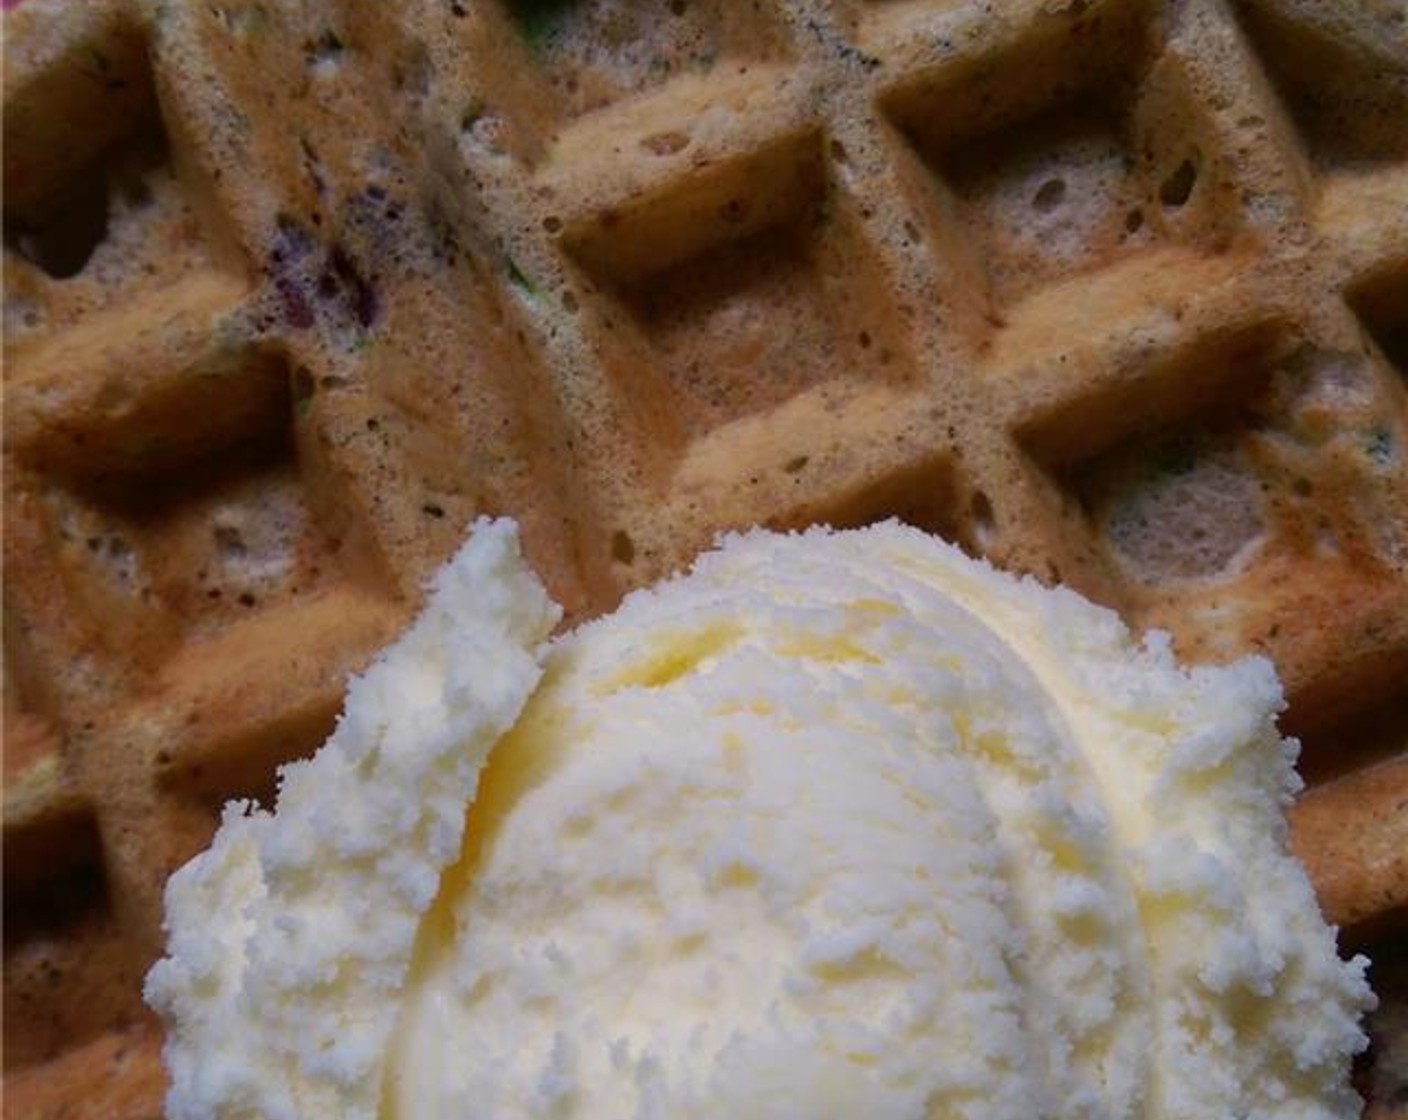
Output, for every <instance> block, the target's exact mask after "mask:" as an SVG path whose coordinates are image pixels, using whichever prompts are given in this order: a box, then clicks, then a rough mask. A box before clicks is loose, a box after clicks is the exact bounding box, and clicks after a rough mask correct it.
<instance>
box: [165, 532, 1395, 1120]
mask: <svg viewBox="0 0 1408 1120" xmlns="http://www.w3.org/2000/svg"><path fill="white" fill-rule="evenodd" d="M555 617H556V616H555V613H554V612H553V610H552V608H551V605H550V604H549V603H548V601H547V599H546V597H545V596H544V594H543V593H542V591H541V589H540V588H539V587H538V585H537V584H536V582H535V581H534V580H533V579H532V577H531V576H530V575H529V574H528V573H527V571H526V569H525V568H524V567H523V565H522V562H521V561H520V560H519V559H518V558H517V552H516V547H515V543H514V540H513V536H512V530H511V528H509V527H506V526H505V525H504V524H502V523H484V524H481V525H480V526H478V527H477V530H476V532H475V533H474V534H473V536H472V537H471V540H470V542H469V544H468V545H467V546H466V547H465V549H464V550H463V551H462V552H461V554H460V555H459V556H458V557H457V558H456V559H455V560H454V561H452V563H451V564H450V565H449V566H447V568H446V570H445V571H444V572H443V573H442V574H441V576H440V577H439V578H438V581H437V583H436V585H435V586H434V587H433V588H432V590H431V594H430V597H429V602H428V605H427V607H426V611H425V613H424V615H423V616H422V618H421V619H420V620H419V621H418V622H417V623H416V625H415V627H414V628H413V629H412V630H411V631H410V632H409V633H408V634H407V636H406V637H405V638H403V639H402V640H401V641H400V642H399V643H398V644H397V645H396V646H393V647H392V648H391V649H390V650H388V651H387V653H386V654H384V655H383V656H382V658H381V659H380V660H379V661H378V662H377V663H376V664H375V665H374V666H373V667H372V668H371V669H370V670H369V671H368V672H367V674H366V675H365V676H364V677H363V678H362V679H361V680H359V681H356V682H354V683H353V685H352V687H351V689H350V690H349V695H348V703H347V711H346V715H345V716H344V718H343V720H342V721H341V723H340V724H339V727H338V729H337V731H336V732H335V733H334V735H333V737H332V739H331V740H330V741H329V743H328V745H327V746H326V747H324V748H323V750H322V751H321V752H319V754H318V755H317V756H316V757H315V758H314V759H313V760H312V761H310V762H307V763H300V764H297V765H295V766H293V767H289V768H287V769H286V771H285V774H284V780H283V785H282V788H281V792H280V801H279V807H278V812H277V813H276V814H274V815H269V814H267V813H263V812H260V811H251V810H250V807H248V806H244V805H239V806H235V807H232V808H231V809H230V810H228V811H227V813H226V816H225V820H224V823H223V825H222V827H221V830H220V832H219V834H218V835H217V837H216V840H215V842H214V845H213V846H212V848H211V849H210V851H209V852H207V853H205V854H204V855H202V856H200V857H198V858H197V859H196V860H194V861H193V862H192V863H191V864H190V865H188V866H187V867H186V868H184V869H183V870H182V871H181V872H179V873H178V874H177V875H176V876H174V877H173V879H172V881H171V885H170V887H169V889H168V922H169V926H170V955H169V956H168V958H167V959H166V960H164V961H162V962H160V963H159V964H158V965H157V966H156V967H155V968H154V969H153V971H152V974H151V977H150V979H149V981H148V997H149V999H150V1000H151V1002H152V1003H153V1005H154V1006H156V1007H157V1008H158V1009H159V1010H160V1011H161V1012H162V1013H163V1015H165V1017H166V1018H167V1021H168V1024H169V1026H170V1032H169V1042H168V1047H167V1060H168V1065H169V1068H170V1070H171V1074H172V1081H173V1087H172V1091H171V1096H170V1100H169V1110H170V1113H171V1115H172V1116H174V1117H196V1116H200V1117H207V1116H228V1117H245V1116H269V1117H289V1118H293V1117H304V1118H319V1117H354V1118H356V1117H366V1118H371V1117H379V1118H380V1120H421V1118H442V1117H452V1116H453V1117H495V1118H500V1117H502V1118H516V1117H583V1118H586V1117H635V1118H641V1120H646V1118H662V1120H663V1118H669V1117H705V1116H728V1117H757V1118H774V1117H775V1118H783V1117H788V1118H791V1117H796V1118H803V1117H837V1118H842V1117H846V1118H867V1120H869V1118H882V1117H906V1118H908V1117H913V1118H926V1117H945V1118H948V1117H963V1118H974V1120H976V1118H983V1120H989V1118H1004V1117H1013V1118H1018V1117H1020V1118H1023V1120H1026V1118H1030V1117H1060V1118H1072V1120H1074V1118H1086V1117H1095V1118H1098V1117H1110V1118H1113V1117H1131V1118H1132V1117H1150V1118H1153V1117H1181V1118H1190V1120H1192V1118H1198V1120H1210V1118H1216V1120H1223V1118H1231V1117H1268V1118H1269V1117H1276V1118H1278V1120H1280V1118H1284V1120H1296V1118H1307V1120H1308V1118H1311V1117H1350V1116H1354V1115H1357V1108H1358V1102H1357V1099H1356V1097H1355V1096H1354V1094H1353V1092H1352V1091H1351V1089H1350V1087H1349V1082H1348V1064H1349V1058H1350V1056H1351V1055H1352V1054H1353V1053H1354V1052H1355V1051H1357V1050H1358V1049H1360V1048H1361V1047H1362V1045H1363V1036H1362V1034H1361V1032H1360V1030H1359V1027H1358V1016H1359V1014H1360V1012H1361V1011H1363V1010H1364V1009H1365V1008H1366V1007H1367V1006H1368V1005H1369V1004H1370V1003H1371V1001H1372V997H1371V996H1370V994H1369V991H1368V988H1367V986H1366V984H1365V982H1364V978H1363V968H1364V962H1363V961H1362V960H1356V961H1354V962H1350V963H1344V962H1341V961H1340V960H1339V959H1338V957H1337V955H1336V953H1335V946H1334V938H1333V933H1332V931H1331V930H1330V929H1329V928H1328V927H1327V926H1326V925H1325V924H1324V923H1323V921H1322V920H1321V918H1320V916H1319V913H1318V911H1317V909H1316V906H1315V901H1314V898H1313V896H1312V894H1311V890H1310V886H1309V883H1308V882H1307V880H1306V878H1305V875H1304V873H1303V872H1302V870H1301V869H1300V867H1299V866H1298V865H1297V864H1296V863H1294V862H1293V861H1292V860H1291V859H1290V858H1289V857H1288V856H1287V855H1286V854H1285V823H1284V817H1283V810H1284V808H1285V806H1286V804H1287V803H1288V801H1289V799H1290V798H1291V796H1292V795H1293V793H1294V791H1295V790H1296V788H1297V785H1298V782H1297V779H1296V776H1295V773H1294V770H1293V768H1292V764H1293V759H1294V751H1295V746H1294V743H1292V742H1290V741H1286V740H1282V739H1281V738H1280V737H1279V736H1278V734H1277V733H1276V730H1275V726H1274V722H1273V717H1274V714H1275V712H1276V711H1277V710H1278V708H1279V706H1280V704H1281V696H1280V689H1279V686H1278V684H1277V681H1276V678H1275V675H1274V673H1273V671H1272V669H1271V667H1270V665H1269V664H1268V663H1266V662H1265V661H1261V660H1249V661H1245V662H1242V663H1240V664H1237V665H1234V666H1231V667H1227V668H1197V669H1192V670H1188V669H1183V668H1180V667H1179V666H1178V665H1177V664H1176V663H1175V661H1174V659H1173V657H1172V655H1171V653H1170V651H1169V646H1168V642H1167V639H1166V638H1164V637H1163V636H1161V635H1151V636H1150V637H1148V638H1147V639H1145V641H1144V642H1143V644H1138V643H1136V642H1135V640H1134V639H1133V638H1132V637H1131V636H1130V634H1129V633H1128V631H1127V630H1126V628H1125V627H1124V626H1123V624H1122V623H1121V622H1120V621H1119V619H1118V618H1117V617H1116V616H1115V615H1113V614H1112V613H1110V612H1108V611H1105V610H1102V609H1100V608H1097V607H1095V606H1093V605H1091V604H1090V603H1088V602H1086V601H1085V600H1083V599H1081V598H1079V597H1078V596H1076V595H1074V594H1073V593H1070V592H1065V591H1050V590H1046V589H1044V588H1042V587H1040V586H1038V585H1037V584H1035V583H1033V582H1030V581H1025V582H1023V581H1018V580H1016V579H1014V578H1012V577H1009V576H1006V575H1004V574H1002V573H1000V572H997V571H995V570H993V569H991V568H990V567H988V566H986V565H984V564H981V563H978V562H975V561H972V560H970V559H968V558H966V557H964V556H963V555H962V554H961V553H959V552H958V551H957V550H955V549H953V548H950V547H949V546H947V545H944V544H943V543H941V542H939V541H936V540H935V539H933V538H931V537H928V536H925V535H924V534H921V533H919V532H917V531H915V530H911V529H907V528H904V527H902V526H899V525H897V524H888V525H883V526H878V527H875V528H872V529H868V530H864V531H859V532H848V533H831V532H828V531H823V530H815V531H812V532H809V533H806V534H803V535H800V536H790V537H784V536H778V535H773V534H767V533H761V532H758V533H752V534H749V535H746V536H741V537H733V538H730V539H729V540H727V541H725V542H724V544H723V546H722V547H721V548H720V549H719V550H718V551H717V552H714V553H711V554H709V555H707V556H705V557H704V558H702V559H701V560H700V562H699V563H698V564H697V565H696V567H695V569H694V571H693V572H692V573H691V574H690V575H688V576H686V577H683V578H680V579H677V580H675V581H673V582H670V583H667V584H665V585H663V586H662V587H660V588H657V589H655V590H653V591H649V592H643V593H639V594H636V595H634V596H632V597H630V598H629V599H627V601H626V602H625V603H624V604H623V605H622V606H621V608H620V609H619V610H618V611H617V612H616V613H614V614H613V615H611V616H610V617H608V618H604V619H601V620H599V621H597V622H594V623H591V624H589V625H587V626H584V627H582V628H580V629H578V630H576V631H575V632H573V633H570V634H568V635H566V636H564V637H561V638H559V639H557V640H555V641H553V642H552V643H550V644H544V640H545V638H546V635H547V632H548V630H549V629H550V628H551V626H552V625H553V622H554V619H555ZM540 675H541V679H540Z"/></svg>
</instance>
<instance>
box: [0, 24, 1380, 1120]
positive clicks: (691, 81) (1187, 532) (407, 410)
mask: <svg viewBox="0 0 1408 1120" xmlns="http://www.w3.org/2000/svg"><path fill="white" fill-rule="evenodd" d="M5 38H6V43H5V51H6V58H5V62H6V67H5V76H4V191H5V199H4V205H5V226H6V228H5V266H6V274H5V358H6V362H5V366H6V369H5V377H6V385H5V421H4V425H5V426H4V432H5V447H4V457H5V458H4V468H5V500H6V504H5V513H4V517H5V521H4V530H5V531H4V546H5V564H6V573H5V574H6V585H5V623H6V628H5V646H6V653H7V655H8V656H7V657H6V662H5V667H6V677H5V683H6V690H5V703H6V721H5V722H6V727H5V730H6V752H5V792H4V843H5V850H4V851H5V855H4V859H5V887H4V890H5V905H6V917H5V923H6V925H5V938H6V944H5V974H4V980H5V997H4V999H5V1013H6V1015H5V1028H4V1030H5V1034H4V1042H5V1091H6V1095H7V1097H8V1103H9V1105H10V1107H11V1108H12V1109H13V1110H14V1112H13V1114H14V1115H16V1116H24V1117H37V1116H54V1117H57V1116H64V1117H80V1116H83V1117H88V1116H92V1117H138V1116H147V1115H150V1114H152V1113H154V1112H155V1111H156V1110H157V1109H158V1108H159V1100H160V1094H161V1092H162V1088H163V1081H162V1075H161V1072H160V1064H159V1058H158V1055H157V1045H158V1035H157V1032H156V1031H155V1029H154V1028H153V1027H152V1025H151V1023H150V1021H149V1020H147V1019H146V1018H145V1017H144V1015H143V1012H142V1010H141V1007H140V1002H139V981H140V977H141V975H142V973H143V970H144V969H145V967H146V966H147V965H148V964H149V962H150V961H151V960H152V959H153V958H154V956H155V955H156V953H157V950H158V947H159V944H160V939H161V932H160V920H161V891H162V886H163V883H164V881H165V879H166V877H167V875H168V874H169V873H170V872H171V871H172V870H173V869H174V868H175V867H177V866H178V865H179V864H180V863H181V862H182V861H184V860H185V859H186V858H188V857H189V856H190V855H192V854H193V853H194V852H195V851H197V850H198V849H199V848H200V847H202V846H203V845H204V844H205V843H206V842H207V841H208V839H209V837H210V835H211V833H212V830H213V828H214V824H215V820H216V812H217V809H218V806H219V805H220V803H221V802H223V801H224V800H225V799H227V798H230V797H234V796H248V795H256V796H263V797H266V798H267V797H268V796H269V794H270V793H271V784H272V774H273V770H274V767H275V766H276V765H277V764H278V763H279V762H281V761H284V760H286V759H289V758H292V757H295V756H297V755H300V754H304V753H306V752H308V751H309V750H311V749H312V748H313V747H314V746H315V745H316V744H317V743H318V742H319V741H320V739H321V738H322V737H323V736H324V735H325V734H326V732H327V731H328V729H329V727H330V724H331V721H332V718H333V716H334V713H335V711H336V709H337V706H338V703H339V697H340V690H341V683H342V681H343V679H344V677H345V675H346V674H347V673H348V672H349V671H352V670H354V669H355V668H357V667H358V666H359V665H361V664H362V663H363V662H364V661H365V659H366V658H367V657H368V655H369V654H370V652H371V651H372V650H373V649H375V648H376V647H377V646H378V645H380V644H382V643H383V642H385V641H386V640H387V639H388V638H389V637H390V636H391V635H392V634H393V633H394V632H395V630H396V628H397V627H398V626H399V625H400V624H401V623H402V622H404V621H405V620H406V619H407V617H408V615H409V612H411V611H412V610H413V609H414V606H415V603H416V601H417V598H418V595H419V588H420V586H421V584H422V581H423V580H424V579H425V577H426V576H427V574H428V573H429V572H430V571H431V570H433V568H434V567H435V566H436V565H437V564H438V563H439V562H441V561H442V560H443V559H444V558H445V557H446V556H447V555H448V554H449V552H450V550H451V549H452V547H453V546H454V544H455V543H456V542H457V540H458V539H459V537H460V536H461V534H462V533H463V531H464V528H465V526H466V524H467V523H468V522H469V520H470V518H471V517H472V516H473V515H475V514H476V513H479V512H491V513H506V514H512V515H514V516H516V517H517V518H519V519H520V521H521V522H522V524H523V527H524V536H525V542H526V546H527V549H528V552H529V554H530V557H531V559H532V560H533V561H534V563H535V565H536V566H537V567H538V569H539V570H540V571H541V573H542V574H543V575H544V577H545V578H546V579H547V581H548V583H549V585H550V587H551V590H552V591H553V593H554V595H555V596H556V597H557V598H558V599H559V600H561V601H562V602H563V603H564V604H565V605H566V606H567V608H568V610H569V614H570V616H571V618H572V619H580V618H583V617H586V616H589V615H590V614H593V613H596V612H598V611H601V610H603V609H607V608H609V607H610V606H612V605H613V604H614V603H615V601H616V600H617V599H618V598H619V597H620V595H621V594H622V593H623V592H624V591H625V590H626V589H628V588H630V587H633V586H637V585H640V584H642V583H646V582H648V581H651V580H653V579H655V578H657V577H659V576H661V575H663V574H665V573H667V572H669V571H671V570H672V569H675V568H677V567H679V566H680V565H682V564H684V563H686V562H687V561H688V560H689V559H690V557H691V556H692V555H693V554H694V553H695V552H696V551H697V550H698V549H699V548H700V547H702V546H704V545H705V544H707V543H708V541H709V540H710V538H711V537H712V536H713V535H714V534H715V533H716V532H717V531H718V530H720V529H723V528H726V527H734V526H742V525H747V524H751V523H754V522H760V523H766V524H770V525H774V526H783V527H791V526H800V525H803V524H806V523H809V522H814V521H826V522H831V523H833V524H838V525H860V524H865V523H868V522H871V521H875V520H878V519H881V518H885V517H890V516H898V517H901V518H903V519H905V520H907V521H910V522H911V523H913V524H916V525H918V526H920V527H922V528H925V529H928V530H931V531H934V532H936V533H939V534H942V535H943V536H945V537H948V538H950V539H954V540H956V541H958V542H959V543H961V544H962V545H964V547H966V548H968V549H970V550H971V551H974V552H977V553H981V554H983V555H986V556H989V557H991V558H992V559H993V560H994V561H996V562H998V563H1000V564H1003V565H1006V566H1009V567H1013V568H1016V569H1020V570H1025V571H1029V572H1032V573H1034V574H1035V575H1036V576H1037V577H1038V578H1041V579H1043V580H1046V581H1056V580H1061V581H1064V582H1067V583H1069V584H1071V585H1073V586H1074V587H1076V588H1078V589H1079V590H1081V591H1083V592H1085V593H1086V594H1088V595H1090V596H1091V597H1093V598H1095V599H1097V600H1099V601H1102V602H1105V603H1107V604H1110V605H1111V606H1113V607H1115V608H1117V609H1118V610H1120V611H1121V612H1122V613H1123V614H1124V615H1125V617H1126V618H1127V619H1129V621H1130V622H1131V623H1132V624H1134V625H1135V626H1138V627H1146V626H1160V627H1165V628H1167V629H1170V630H1171V631H1172V632H1173V633H1174V635H1175V637H1176V641H1177V645H1178V647H1179V649H1180V651H1181V652H1182V653H1183V654H1184V655H1186V656H1189V657H1194V658H1204V659H1212V660H1222V659H1228V658H1232V657H1235V656H1239V655H1242V654H1245V653H1248V652H1260V653H1265V654H1267V655H1269V656H1271V657H1272V658H1273V659H1274V660H1275V661H1276V663H1277V665H1278V667H1279V669H1280V672H1281V674H1282V677H1283V680H1284V681H1285V683H1286V686H1287V690H1288V694H1289V698H1290V709H1289V712H1288V714H1287V716H1286V727H1287V729H1288V730H1289V731H1291V732H1293V733H1297V734H1300V735H1302V736H1303V738H1304V741H1305V755H1304V758H1303V769H1304V772H1305V774H1306V776H1307V779H1308V781H1309V782H1310V784H1311V789H1310V790H1309V792H1308V793H1307V794H1306V796H1305V797H1304V798H1303V800H1302V802H1301V803H1300V805H1299V806H1298V807H1297V809H1296V811H1295V814H1294V818H1293V839H1294V843H1295V846H1296V848H1297V850H1298V852H1299V854H1300V855H1301V856H1302V857H1303V858H1304V859H1305V860H1306V862H1307V864H1308V866H1309V868H1310V871H1311V874H1312V877H1313V879H1314V881H1315V883H1316V886H1317V890H1318V892H1319V895H1320V898H1321V900H1322V903H1323V905H1324V907H1325V909H1326V911H1327V914H1328V916H1329V917H1330V918H1331V920H1333V921H1336V922H1340V923H1342V924H1345V925H1346V926H1347V927H1348V929H1347V934H1348V937H1349V938H1350V939H1352V940H1355V941H1357V942H1359V943H1366V944H1371V945H1372V943H1373V938H1374V937H1375V936H1381V935H1382V934H1383V933H1384V931H1385V930H1389V929H1392V928H1393V922H1394V920H1395V918H1398V917H1401V915H1402V912H1403V909H1404V906H1405V902H1408V749H1406V745H1408V725H1406V724H1405V722H1404V717H1403V716H1402V709H1403V708H1404V707H1405V706H1408V705H1405V703H1404V696H1403V692H1404V687H1403V681H1404V680H1405V679H1408V405H1405V398H1406V397H1408V386H1405V381H1404V372H1405V367H1408V24H1405V19H1404V15H1403V9H1402V7H1401V5H1399V4H1397V3H1395V2H1392V0H1359V2H1358V3H1353V4H1341V3H1339V2H1332V0H1300V2H1297V0H1284V2H1281V0H1247V2H1245V3H1235V4H1234V3H1227V2H1222V0H1186V2H1173V0H1170V2H1168V3H1152V2H1151V3H1141V2H1137V0H1103V2H1101V0H1006V2H1004V3H1002V4H993V3H978V2H970V0H837V2H834V3H811V2H807V0H795V2H791V3H784V2H783V0H767V2H758V0H755V2H753V3H735V2H734V0H673V2H671V3H668V4H666V3H663V2H662V3H650V4H647V3H644V2H610V0H601V2H590V0H581V2H579V3H576V4H573V3H567V2H563V0H553V2H544V0H538V2H536V3H532V4H527V3H519V4H513V3H510V2H509V0H434V2H432V0H424V2H422V3H417V4H414V5H404V6H402V5H394V4H383V3H378V2H373V0H364V2H359V3H353V2H342V3H337V4H321V3H318V4H315V3H302V4H297V3H274V2H267V0H266V2H263V3H255V2H239V0H229V2H221V3H189V4H187V3H176V2H174V0H150V2H148V3H146V4H144V5H140V6H138V5H134V4H129V3H123V2H118V0H94V2H89V3H79V2H77V0H67V2H49V0H27V2H26V3H23V4H22V5H21V6H19V7H17V8H14V9H12V10H10V11H9V12H7V13H6V16H5ZM1395 690H1396V691H1397V694H1396V695H1395ZM1399 973H1400V974H1401V973H1402V968H1401V965H1400V967H1399ZM1384 981H1385V984H1387V987H1388V990H1386V993H1385V994H1386V997H1387V998H1386V1000H1385V1002H1386V1004H1388V1005H1389V1010H1390V1012H1391V1013H1389V1014H1385V1015H1383V1016H1382V1017H1381V1019H1380V1020H1379V1022H1380V1024H1388V1025H1384V1026H1382V1029H1383V1030H1391V1029H1394V1028H1393V1027H1392V1024H1399V1027H1398V1029H1401V1023H1402V1021H1403V1013H1402V1011H1401V1010H1399V1011H1393V1005H1394V1003H1395V997H1394V996H1393V994H1392V990H1391V989H1392V983H1391V982H1390V973H1388V972H1385V974H1384ZM1399 983H1400V984H1401V976H1400V981H1399ZM1399 998H1400V999H1401V997H1399ZM1398 1006H1399V1007H1400V1008H1401V1007H1402V1003H1401V1002H1399V1003H1398ZM1393 1045H1394V1046H1401V1043H1393ZM1377 1049H1378V1052H1379V1053H1390V1052H1393V1053H1398V1052H1401V1051H1398V1050H1393V1049H1392V1046H1390V1044H1389V1042H1387V1041H1385V1040H1382V1039H1381V1040H1380V1041H1379V1043H1378V1047H1377ZM1364 1078H1365V1081H1364V1083H1365V1085H1366V1086H1368V1087H1369V1088H1370V1089H1371V1090H1372V1092H1373V1093H1374V1094H1375V1096H1376V1102H1377V1103H1376V1104H1374V1105H1373V1106H1372V1107H1373V1108H1375V1109H1377V1110H1378V1111H1377V1112H1375V1113H1374V1114H1375V1115H1377V1116H1381V1117H1383V1116H1390V1115H1397V1114H1398V1113H1395V1112H1394V1111H1393V1109H1394V1101H1393V1098H1394V1096H1395V1094H1398V1093H1402V1092H1403V1091H1404V1090H1403V1087H1402V1086H1401V1085H1396V1084H1395V1083H1394V1082H1393V1076H1392V1071H1391V1070H1390V1069H1388V1068H1387V1067H1386V1065H1385V1068H1381V1069H1377V1070H1375V1069H1369V1070H1366V1071H1365V1073H1364ZM1400 1103H1401V1102H1400Z"/></svg>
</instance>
